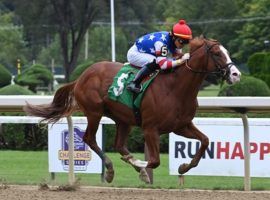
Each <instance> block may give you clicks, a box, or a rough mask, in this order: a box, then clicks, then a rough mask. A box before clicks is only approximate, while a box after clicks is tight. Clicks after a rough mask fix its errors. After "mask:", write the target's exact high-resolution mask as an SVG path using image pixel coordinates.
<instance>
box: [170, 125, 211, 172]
mask: <svg viewBox="0 0 270 200" xmlns="http://www.w3.org/2000/svg"><path fill="white" fill-rule="evenodd" d="M175 134H177V135H181V136H184V137H187V138H191V139H197V140H200V141H201V146H200V148H199V150H198V151H197V152H196V154H195V156H194V157H193V159H192V160H191V162H190V163H189V164H188V163H184V164H182V165H180V166H179V168H178V172H179V174H184V173H186V172H187V171H189V170H190V169H191V168H193V167H196V166H197V165H198V164H199V162H200V160H201V157H202V156H203V154H204V152H205V150H206V148H207V147H208V144H209V139H208V137H207V136H206V135H204V134H203V133H202V132H201V131H199V130H198V129H197V128H196V127H195V126H194V124H193V123H190V124H189V125H188V126H187V127H186V128H185V129H183V130H181V131H180V132H175Z"/></svg>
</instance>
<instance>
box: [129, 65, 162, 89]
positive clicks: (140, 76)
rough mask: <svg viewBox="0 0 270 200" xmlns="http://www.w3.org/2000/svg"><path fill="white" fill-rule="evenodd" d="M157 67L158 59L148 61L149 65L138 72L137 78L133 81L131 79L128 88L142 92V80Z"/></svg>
mask: <svg viewBox="0 0 270 200" xmlns="http://www.w3.org/2000/svg"><path fill="white" fill-rule="evenodd" d="M156 69H157V64H156V61H155V60H154V61H153V62H151V63H148V64H147V65H145V66H143V67H142V68H141V69H140V71H139V72H138V73H137V74H136V76H135V78H134V79H133V81H131V82H130V83H129V84H128V86H127V90H129V91H132V92H135V93H140V92H141V90H142V86H141V82H142V80H143V79H144V78H145V77H146V76H148V75H149V74H151V73H152V72H154V71H155V70H156Z"/></svg>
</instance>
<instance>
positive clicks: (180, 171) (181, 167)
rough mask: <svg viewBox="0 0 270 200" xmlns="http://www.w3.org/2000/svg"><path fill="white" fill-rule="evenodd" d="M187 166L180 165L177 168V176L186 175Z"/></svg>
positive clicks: (185, 164)
mask: <svg viewBox="0 0 270 200" xmlns="http://www.w3.org/2000/svg"><path fill="white" fill-rule="evenodd" d="M188 166H189V164H187V163H184V164H182V165H180V166H179V168H178V173H179V174H184V173H186V172H187V171H188Z"/></svg>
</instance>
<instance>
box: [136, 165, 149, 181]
mask: <svg viewBox="0 0 270 200" xmlns="http://www.w3.org/2000/svg"><path fill="white" fill-rule="evenodd" d="M139 177H140V179H141V181H143V182H145V183H147V184H149V183H150V178H149V176H148V174H147V172H146V170H145V168H141V170H140V175H139Z"/></svg>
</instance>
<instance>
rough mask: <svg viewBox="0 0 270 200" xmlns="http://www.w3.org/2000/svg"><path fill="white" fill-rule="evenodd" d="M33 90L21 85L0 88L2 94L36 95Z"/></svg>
mask: <svg viewBox="0 0 270 200" xmlns="http://www.w3.org/2000/svg"><path fill="white" fill-rule="evenodd" d="M34 94H35V93H33V92H32V91H30V90H28V89H27V88H25V87H22V86H20V85H16V84H14V85H8V86H6V87H3V88H1V89H0V95H34Z"/></svg>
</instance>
